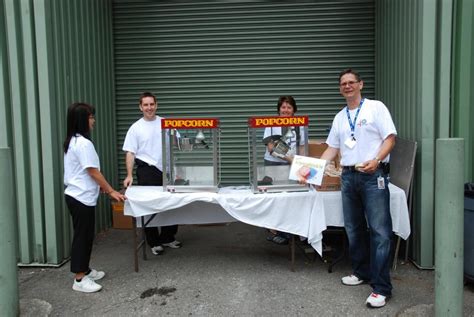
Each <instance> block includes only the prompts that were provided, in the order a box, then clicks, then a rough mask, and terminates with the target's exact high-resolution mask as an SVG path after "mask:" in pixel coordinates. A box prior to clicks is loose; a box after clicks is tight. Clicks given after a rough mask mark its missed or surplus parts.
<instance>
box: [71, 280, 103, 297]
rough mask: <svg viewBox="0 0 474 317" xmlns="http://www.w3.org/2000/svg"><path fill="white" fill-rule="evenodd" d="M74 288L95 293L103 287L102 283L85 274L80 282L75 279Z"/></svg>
mask: <svg viewBox="0 0 474 317" xmlns="http://www.w3.org/2000/svg"><path fill="white" fill-rule="evenodd" d="M72 289H73V290H75V291H78V292H83V293H94V292H98V291H100V290H101V289H102V285H99V284H97V283H96V282H94V281H93V280H91V279H90V278H88V277H87V276H84V277H83V278H82V280H81V281H80V282H78V281H76V279H74V284H72Z"/></svg>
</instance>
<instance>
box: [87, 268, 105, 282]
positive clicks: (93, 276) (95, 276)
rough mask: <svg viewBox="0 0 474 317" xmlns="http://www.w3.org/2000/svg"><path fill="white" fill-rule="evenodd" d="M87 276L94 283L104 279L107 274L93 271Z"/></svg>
mask: <svg viewBox="0 0 474 317" xmlns="http://www.w3.org/2000/svg"><path fill="white" fill-rule="evenodd" d="M86 276H87V277H88V278H90V279H91V280H93V281H98V280H100V279H101V278H103V277H104V276H105V272H104V271H96V270H94V269H91V271H90V272H89V274H87V275H86Z"/></svg>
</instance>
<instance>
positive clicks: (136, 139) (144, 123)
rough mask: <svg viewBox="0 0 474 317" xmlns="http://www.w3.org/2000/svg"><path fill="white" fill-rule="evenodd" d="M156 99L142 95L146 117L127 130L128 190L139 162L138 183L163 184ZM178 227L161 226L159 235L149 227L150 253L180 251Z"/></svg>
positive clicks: (145, 94) (141, 106)
mask: <svg viewBox="0 0 474 317" xmlns="http://www.w3.org/2000/svg"><path fill="white" fill-rule="evenodd" d="M157 107H158V104H157V103H156V97H155V96H154V95H153V94H151V93H149V92H144V93H143V94H142V95H141V96H140V104H139V108H140V111H141V112H142V113H143V117H142V118H140V119H139V120H138V121H136V122H135V123H134V124H132V126H131V127H130V128H129V129H128V132H127V135H126V137H125V141H124V143H123V150H124V151H125V152H126V154H125V164H126V168H127V177H126V178H125V180H124V181H123V186H124V187H128V186H130V185H132V183H133V167H134V165H135V163H136V165H137V169H136V175H137V184H138V185H145V186H162V185H163V173H162V168H163V166H162V165H163V162H162V142H161V119H162V118H161V117H159V116H157V115H156V109H157ZM177 232H178V226H177V225H173V226H164V227H161V233H159V231H158V228H156V227H146V228H145V235H146V240H147V242H148V245H149V246H150V248H151V252H152V253H153V254H154V255H159V254H161V253H162V252H163V250H164V248H163V246H165V247H170V248H173V249H177V248H180V247H181V243H180V242H179V241H177V240H175V234H176V233H177Z"/></svg>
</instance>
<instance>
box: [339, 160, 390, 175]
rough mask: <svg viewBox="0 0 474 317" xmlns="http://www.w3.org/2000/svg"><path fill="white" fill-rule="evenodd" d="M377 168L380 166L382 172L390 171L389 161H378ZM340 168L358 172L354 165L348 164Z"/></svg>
mask: <svg viewBox="0 0 474 317" xmlns="http://www.w3.org/2000/svg"><path fill="white" fill-rule="evenodd" d="M379 168H381V169H382V170H383V171H384V173H387V174H388V173H390V163H384V162H382V163H380V164H379ZM342 169H344V170H346V171H351V172H359V170H358V169H356V167H355V165H350V166H343V167H342Z"/></svg>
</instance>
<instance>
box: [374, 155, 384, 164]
mask: <svg viewBox="0 0 474 317" xmlns="http://www.w3.org/2000/svg"><path fill="white" fill-rule="evenodd" d="M374 160H376V161H377V164H378V165H380V163H382V161H381V160H380V159H379V157H378V156H376V157H374Z"/></svg>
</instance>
